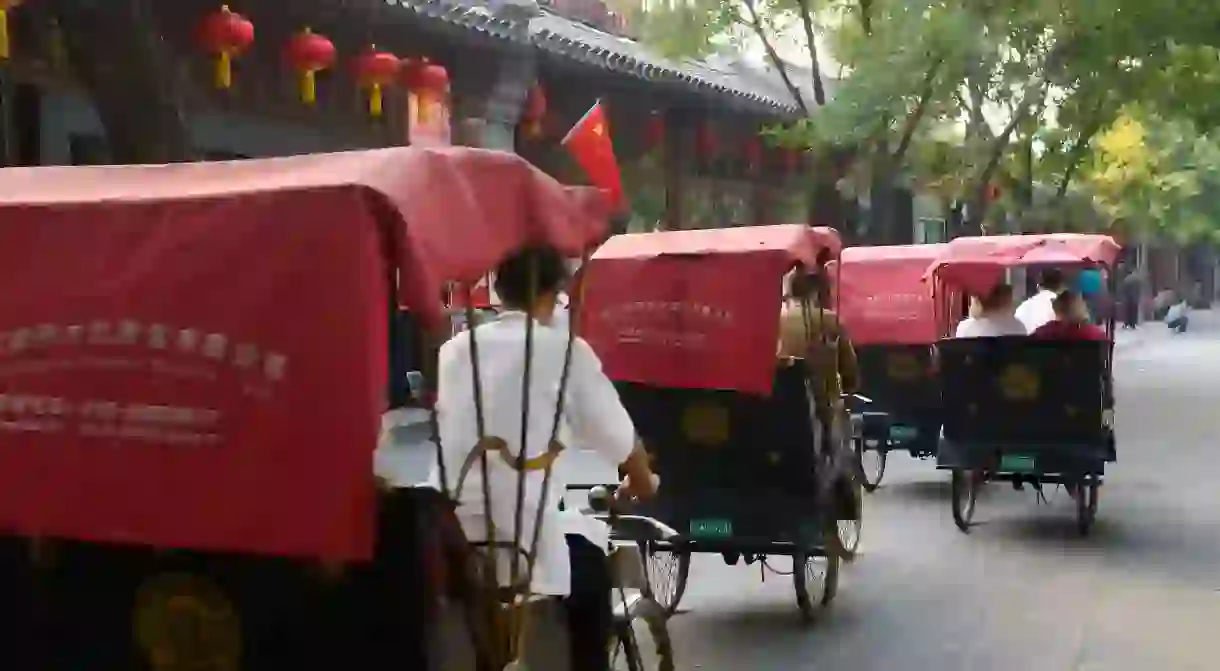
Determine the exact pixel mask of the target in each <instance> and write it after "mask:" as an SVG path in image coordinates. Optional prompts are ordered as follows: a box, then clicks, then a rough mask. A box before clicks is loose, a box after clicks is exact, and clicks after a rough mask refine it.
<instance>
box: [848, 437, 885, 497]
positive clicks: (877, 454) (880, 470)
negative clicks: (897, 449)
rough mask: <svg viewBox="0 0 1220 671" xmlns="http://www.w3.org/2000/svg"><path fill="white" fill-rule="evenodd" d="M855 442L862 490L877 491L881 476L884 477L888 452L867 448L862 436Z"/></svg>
mask: <svg viewBox="0 0 1220 671" xmlns="http://www.w3.org/2000/svg"><path fill="white" fill-rule="evenodd" d="M855 442H856V464H857V467H858V468H859V471H860V473H859V475H860V484H861V485H863V486H864V491H866V492H869V493H870V494H871V493H872V492H875V491H877V487H879V486H881V478H883V477H885V462H886V460H887V459H888V457H889V452H887V451H885V450H870V449H867V448H866V447H865V445H864V440H863V439H862V438H857V439H856V441H855Z"/></svg>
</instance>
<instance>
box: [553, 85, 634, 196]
mask: <svg viewBox="0 0 1220 671" xmlns="http://www.w3.org/2000/svg"><path fill="white" fill-rule="evenodd" d="M561 144H562V145H563V146H564V148H565V149H567V150H568V153H569V154H571V155H572V158H573V159H575V160H576V163H577V164H579V165H580V167H581V169H583V170H584V171H585V174H586V175H588V176H589V181H591V182H593V185H594V186H596V187H597V188H599V189H602V190H603V191H606V192H607V194H608V195H609V197H610V204H611V205H613V206H614V207H616V208H617V207H620V206H621V205H622V204H623V181H622V178H621V177H620V176H619V171H618V159H617V158H615V156H614V143H613V142H612V141H611V140H610V124H609V123H608V122H607V121H606V113H605V111H604V110H603V109H602V104H601V101H598V102H596V103H594V104H593V107H590V108H589V111H588V112H585V115H584V116H583V117H581V118H580V121H577V122H576V125H575V126H572V130H570V131H568V134H567V135H565V136H564V138H563V142H561Z"/></svg>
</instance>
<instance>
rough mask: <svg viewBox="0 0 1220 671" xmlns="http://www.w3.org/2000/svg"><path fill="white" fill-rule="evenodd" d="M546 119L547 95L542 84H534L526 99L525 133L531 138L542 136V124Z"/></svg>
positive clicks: (523, 114)
mask: <svg viewBox="0 0 1220 671" xmlns="http://www.w3.org/2000/svg"><path fill="white" fill-rule="evenodd" d="M545 119H546V93H545V92H544V91H543V90H542V84H534V86H533V87H532V88H530V90H529V94H527V95H526V97H525V110H524V111H523V113H522V114H521V120H522V121H523V122H525V133H526V135H528V136H529V137H531V138H535V139H537V138H539V137H541V136H542V122H543V121H544V120H545Z"/></svg>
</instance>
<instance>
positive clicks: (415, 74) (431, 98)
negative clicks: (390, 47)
mask: <svg viewBox="0 0 1220 671" xmlns="http://www.w3.org/2000/svg"><path fill="white" fill-rule="evenodd" d="M404 77H405V80H406V84H407V90H408V91H410V92H411V95H412V96H414V97H415V99H416V102H417V106H418V108H419V119H420V121H427V119H428V111H429V110H430V109H431V107H432V105H434V104H436V103H438V102H440V101H442V100H444V99H445V98H446V97H447V96H448V95H449V71H448V70H446V69H445V66H443V65H437V64H436V63H432V62H430V61H429V60H428V59H427V58H419V59H411V60H409V61H407V68H406V71H405V74H404Z"/></svg>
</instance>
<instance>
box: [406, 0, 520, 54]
mask: <svg viewBox="0 0 1220 671" xmlns="http://www.w3.org/2000/svg"><path fill="white" fill-rule="evenodd" d="M385 3H386V4H387V5H389V6H391V7H397V8H401V9H402V10H404V11H408V12H411V13H413V14H416V15H418V16H421V17H423V18H425V19H432V20H433V21H439V22H441V23H446V24H449V25H453V26H457V27H460V28H465V29H468V30H472V31H474V32H476V33H481V34H483V35H485V36H487V37H490V38H493V39H500V40H505V41H509V42H519V43H521V44H523V45H524V44H529V38H528V36H527V33H526V31H524V30H522V29H521V27H520V26H519V25H518V24H516V23H514V22H513V21H510V20H508V19H504V18H500V17H497V16H496V15H495V14H494V13H493V12H492V11H491V10H490V8H489V6H488V4H487V3H484V2H481V1H478V0H476V1H473V2H448V1H447V0H385Z"/></svg>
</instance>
